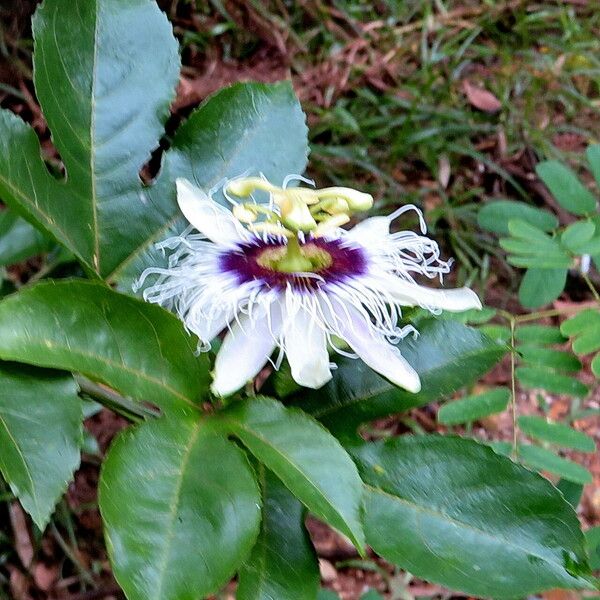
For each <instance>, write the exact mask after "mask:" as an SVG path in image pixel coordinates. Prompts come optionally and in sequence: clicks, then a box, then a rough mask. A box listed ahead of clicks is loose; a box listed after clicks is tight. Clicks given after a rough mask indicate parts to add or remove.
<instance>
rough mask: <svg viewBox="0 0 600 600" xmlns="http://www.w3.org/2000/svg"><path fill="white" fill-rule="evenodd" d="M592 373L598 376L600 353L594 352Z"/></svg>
mask: <svg viewBox="0 0 600 600" xmlns="http://www.w3.org/2000/svg"><path fill="white" fill-rule="evenodd" d="M592 373H593V374H594V375H595V376H596V377H600V354H596V356H594V358H593V360H592Z"/></svg>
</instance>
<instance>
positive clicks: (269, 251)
mask: <svg viewBox="0 0 600 600" xmlns="http://www.w3.org/2000/svg"><path fill="white" fill-rule="evenodd" d="M292 244H293V242H292ZM289 246H290V243H289V242H288V244H287V245H285V246H279V247H275V248H266V249H265V250H263V251H262V252H261V253H260V254H259V255H258V256H257V257H256V264H257V265H258V266H260V267H262V268H263V269H268V270H270V271H278V272H280V273H297V272H311V273H318V272H319V271H323V270H325V269H328V268H329V267H331V265H332V264H333V258H332V256H331V254H330V253H329V252H327V250H325V249H323V248H319V247H318V246H317V245H316V244H314V243H312V242H309V243H307V244H304V245H303V246H299V247H298V249H294V250H293V251H292V252H291V253H290V247H289Z"/></svg>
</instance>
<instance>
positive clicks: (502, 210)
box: [477, 200, 558, 235]
mask: <svg viewBox="0 0 600 600" xmlns="http://www.w3.org/2000/svg"><path fill="white" fill-rule="evenodd" d="M511 219H520V220H522V221H525V222H527V223H531V224H532V225H533V226H534V227H537V228H538V229H541V230H542V231H552V230H553V229H556V227H558V219H557V218H556V217H555V216H554V215H553V214H552V213H551V212H548V211H547V210H543V209H541V208H536V207H534V206H530V205H529V204H525V203H524V202H517V201H515V200H495V201H492V202H488V203H487V204H485V205H484V206H483V207H482V208H481V209H480V210H479V212H478V213H477V222H478V224H479V226H480V227H482V228H483V229H487V230H488V231H493V232H494V233H498V234H500V235H508V233H509V231H508V222H509V221H510V220H511Z"/></svg>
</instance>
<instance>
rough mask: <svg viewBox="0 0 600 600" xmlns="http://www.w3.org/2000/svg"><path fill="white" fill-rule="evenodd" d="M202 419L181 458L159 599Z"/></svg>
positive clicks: (159, 571) (170, 511)
mask: <svg viewBox="0 0 600 600" xmlns="http://www.w3.org/2000/svg"><path fill="white" fill-rule="evenodd" d="M201 424H202V423H201V421H197V422H196V423H195V425H194V427H193V429H192V431H191V434H190V439H189V441H188V443H187V444H186V445H185V447H184V454H183V456H182V458H181V467H180V472H179V476H178V478H177V482H176V484H175V490H174V493H173V496H172V498H171V501H170V503H169V514H168V521H169V522H168V524H167V539H166V548H165V551H164V559H163V561H162V564H161V566H160V567H159V569H158V589H157V593H156V595H155V598H156V599H157V600H162V590H163V586H164V582H165V576H166V575H167V567H168V566H169V562H170V559H171V551H172V549H173V540H174V537H175V532H174V527H173V525H174V523H175V519H176V518H177V512H178V510H179V504H180V502H181V489H182V487H183V481H184V479H185V475H186V469H187V466H188V463H189V461H190V456H191V454H192V450H193V448H194V445H195V444H196V441H197V440H198V435H199V434H200V426H201Z"/></svg>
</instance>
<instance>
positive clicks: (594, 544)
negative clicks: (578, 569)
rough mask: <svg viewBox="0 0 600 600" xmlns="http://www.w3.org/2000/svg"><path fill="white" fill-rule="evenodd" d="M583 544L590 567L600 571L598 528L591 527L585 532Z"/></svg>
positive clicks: (599, 536)
mask: <svg viewBox="0 0 600 600" xmlns="http://www.w3.org/2000/svg"><path fill="white" fill-rule="evenodd" d="M585 542H586V544H587V547H588V549H589V553H590V567H591V568H592V569H593V570H594V571H597V570H598V569H600V527H591V528H590V529H588V530H587V531H586V532H585Z"/></svg>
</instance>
